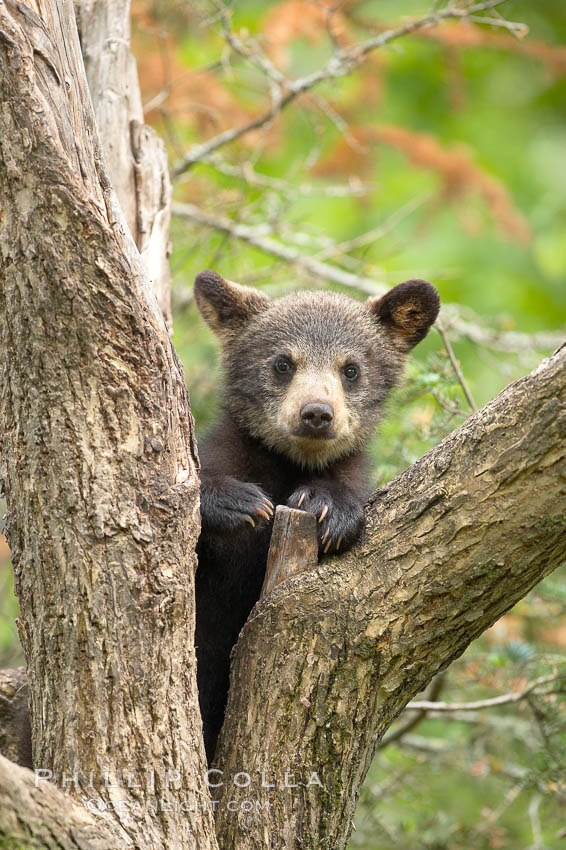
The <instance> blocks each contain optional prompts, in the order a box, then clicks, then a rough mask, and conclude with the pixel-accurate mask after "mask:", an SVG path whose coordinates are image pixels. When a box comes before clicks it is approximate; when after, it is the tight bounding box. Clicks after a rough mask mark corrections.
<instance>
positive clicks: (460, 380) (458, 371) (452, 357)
mask: <svg viewBox="0 0 566 850" xmlns="http://www.w3.org/2000/svg"><path fill="white" fill-rule="evenodd" d="M435 327H436V330H437V331H438V333H439V334H440V336H441V337H442V342H443V343H444V347H445V349H446V352H447V354H448V357H449V359H450V363H451V364H452V368H453V369H454V374H455V375H456V377H457V379H458V383H459V384H460V386H461V387H462V392H463V393H464V395H465V396H466V401H467V402H468V404H469V405H470V409H471V410H472V411H474V410H477V409H478V406H477V404H476V403H475V401H474V397H473V395H472V393H471V391H470V388H469V387H468V385H467V383H466V379H465V378H464V373H463V372H462V369H461V368H460V364H459V363H458V361H457V360H456V355H455V354H454V350H453V348H452V346H451V345H450V340H449V339H448V336H447V335H446V331H445V330H444V328H443V327H442V322H440V321H439V320H438V319H437V320H436V324H435Z"/></svg>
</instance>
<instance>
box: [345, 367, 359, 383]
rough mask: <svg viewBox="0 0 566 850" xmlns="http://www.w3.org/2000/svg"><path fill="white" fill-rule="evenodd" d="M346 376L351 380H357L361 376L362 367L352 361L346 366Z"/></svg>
mask: <svg viewBox="0 0 566 850" xmlns="http://www.w3.org/2000/svg"><path fill="white" fill-rule="evenodd" d="M344 376H345V377H346V378H347V379H348V380H349V381H356V380H357V379H358V378H359V377H360V367H359V366H356V364H355V363H350V364H349V365H348V366H345V367H344Z"/></svg>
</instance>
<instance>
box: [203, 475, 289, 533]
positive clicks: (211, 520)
mask: <svg viewBox="0 0 566 850" xmlns="http://www.w3.org/2000/svg"><path fill="white" fill-rule="evenodd" d="M273 511H274V507H273V503H272V502H271V499H270V498H269V497H268V496H267V494H266V493H264V492H263V490H262V489H261V488H260V487H258V486H257V484H249V483H247V482H245V481H238V479H237V478H232V477H231V476H229V475H206V474H201V487H200V512H201V523H202V530H203V531H204V532H207V533H211V534H221V535H230V534H237V533H238V532H242V531H245V530H246V529H247V530H248V531H251V530H252V529H255V528H259V527H261V526H264V525H265V524H266V523H269V522H271V519H272V518H273Z"/></svg>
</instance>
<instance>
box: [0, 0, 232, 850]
mask: <svg viewBox="0 0 566 850" xmlns="http://www.w3.org/2000/svg"><path fill="white" fill-rule="evenodd" d="M32 5H34V4H32ZM0 41H1V42H2V51H1V53H0V74H1V76H0V102H1V104H2V109H1V112H0V192H1V197H2V202H3V203H2V214H3V226H2V230H1V231H0V271H1V274H0V280H1V283H2V286H1V289H0V352H1V356H2V362H1V364H0V367H1V372H0V376H1V377H0V381H1V384H0V394H1V399H2V409H1V417H2V418H1V422H0V433H1V434H2V470H1V478H2V480H3V482H4V484H5V488H6V498H7V505H8V517H7V529H6V530H7V537H8V541H9V543H10V547H11V550H12V557H13V564H14V572H15V579H16V591H17V593H18V596H19V600H20V608H21V618H20V637H21V640H22V644H23V646H24V650H25V653H26V658H27V668H28V677H29V683H30V691H31V708H32V712H31V713H32V721H33V744H34V762H35V765H36V767H38V768H42V769H47V770H50V771H52V773H53V776H54V778H55V779H56V780H57V781H58V782H61V781H62V780H63V776H64V775H66V777H69V775H74V774H76V775H77V780H76V783H75V782H73V783H72V784H71V787H70V788H69V790H70V792H71V793H72V794H73V795H74V796H75V797H77V798H78V799H80V800H85V799H86V798H91V797H94V798H96V799H100V800H101V801H102V802H103V803H106V804H110V803H111V801H112V800H114V801H116V800H121V801H124V805H123V806H116V807H115V809H114V810H113V812H112V813H111V815H110V817H111V818H112V819H113V821H114V822H115V823H118V824H119V826H120V827H121V829H122V834H123V838H124V841H125V842H126V841H128V840H130V841H132V842H133V843H134V844H135V845H136V846H140V847H144V848H149V847H162V846H165V845H168V846H174V847H179V848H196V847H198V848H199V850H202V848H208V847H215V845H216V842H215V839H214V829H213V824H212V815H211V813H210V811H209V810H208V809H207V808H206V806H199V807H197V808H196V809H195V811H194V812H192V813H191V816H190V818H187V816H186V813H184V812H182V811H179V810H175V809H174V808H168V809H167V808H162V809H161V810H160V811H159V812H158V813H157V815H155V816H153V814H152V812H151V811H150V809H148V808H147V805H148V804H149V803H150V802H151V799H152V798H154V797H157V798H162V797H163V798H167V797H168V796H169V795H170V792H168V789H167V787H166V772H167V771H178V772H179V774H180V776H181V780H180V782H179V787H178V790H177V791H176V794H177V797H178V798H179V799H183V800H189V801H191V802H192V803H194V801H195V799H196V800H197V801H202V800H204V801H205V800H206V798H207V789H206V786H205V784H204V770H205V759H204V750H203V746H202V735H201V722H200V716H199V712H198V701H197V692H196V680H195V656H194V647H193V629H194V604H193V578H194V569H195V566H196V564H195V556H194V547H195V542H196V539H197V536H198V529H199V522H198V475H197V460H196V449H195V445H194V441H193V437H192V421H191V418H190V412H189V404H188V397H187V391H186V387H185V382H184V377H183V372H182V368H181V366H180V364H179V361H178V359H177V357H176V355H175V353H174V351H173V349H172V347H171V344H170V341H169V335H168V333H167V329H166V327H165V325H164V322H163V320H162V318H161V314H160V312H159V310H158V308H157V304H156V302H155V299H154V296H153V293H152V291H151V287H150V283H149V280H148V278H147V276H146V273H145V270H144V268H143V266H142V264H141V263H140V259H139V254H138V252H137V249H136V248H135V245H133V243H132V241H131V238H130V236H129V234H128V232H127V230H126V228H125V227H124V226H123V225H122V221H121V212H120V209H119V207H118V205H117V203H116V201H115V200H114V198H113V195H112V192H111V189H110V184H109V181H108V177H107V176H106V173H105V171H104V167H103V164H102V159H101V154H100V151H99V148H98V143H97V135H96V128H95V124H94V116H93V114H92V109H91V106H90V99H89V95H88V90H87V85H86V79H85V74H84V69H83V65H82V58H81V54H80V46H79V41H78V37H77V30H76V25H75V20H74V14H73V5H72V3H71V2H70V0H65V2H56V0H41V3H39V2H38V3H37V5H36V6H35V10H34V9H33V8H30V6H27V5H24V4H23V3H17V2H15V0H9V2H7V3H1V4H0ZM152 769H153V770H154V771H155V777H154V784H155V788H154V787H153V781H152V780H151V779H148V772H149V771H151V770H152ZM91 772H92V775H93V777H94V783H90V782H89V778H90V774H91ZM125 772H128V773H129V774H131V777H132V779H131V781H128V780H127V779H126V778H125V776H124V774H125ZM106 777H107V778H108V781H106V779H105V778H106ZM112 785H113V786H115V787H111V786H112ZM134 786H136V787H134Z"/></svg>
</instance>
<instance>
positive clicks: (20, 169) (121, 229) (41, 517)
mask: <svg viewBox="0 0 566 850" xmlns="http://www.w3.org/2000/svg"><path fill="white" fill-rule="evenodd" d="M495 5H496V3H494V2H492V3H483V4H477V5H476V6H474V7H472V8H471V9H470V10H468V11H469V12H472V11H473V12H474V13H477V12H479V11H481V10H484V9H486V8H489V7H491V6H495ZM77 11H78V20H79V25H80V28H81V34H82V51H83V54H84V56H85V65H86V69H87V74H88V76H89V78H90V79H91V93H92V97H93V103H94V110H93V109H92V107H91V104H90V100H89V94H88V88H87V76H86V75H85V70H84V66H83V60H82V57H81V47H80V45H79V40H78V36H77V30H76V26H75V18H74V11H73V5H72V3H71V2H70V0H65V2H63V3H59V4H57V3H55V2H54V0H49V2H42V3H41V4H39V3H36V2H32V3H30V4H23V3H21V2H17V0H8V2H6V3H3V4H1V5H0V40H1V42H2V45H3V49H2V55H1V57H0V58H1V62H2V65H1V69H2V70H1V78H0V101H1V103H2V111H1V113H0V114H1V116H2V118H1V122H2V123H1V133H0V150H1V158H0V180H1V197H2V201H3V216H4V220H3V228H2V232H1V234H0V258H1V259H0V262H1V268H2V288H1V290H0V298H1V308H2V309H1V310H0V316H1V318H0V334H1V351H2V370H1V396H2V420H1V428H2V435H3V437H2V438H3V446H2V468H1V478H2V481H3V483H4V487H5V490H6V496H7V503H8V525H7V534H8V538H9V542H10V546H11V549H12V554H13V562H14V570H15V575H16V581H17V588H18V595H19V597H20V604H21V621H20V635H21V639H22V643H23V645H24V648H25V651H26V657H27V662H28V677H29V687H30V696H31V716H32V725H33V741H34V761H35V766H36V767H38V768H40V769H44V770H46V771H50V772H51V774H52V777H53V779H54V780H55V785H49V784H48V783H41V785H40V787H39V788H37V789H36V788H35V787H34V777H33V774H32V773H30V772H29V771H26V770H25V769H24V768H16V767H15V766H14V765H13V764H12V763H10V762H8V761H7V760H6V759H3V758H2V759H0V800H1V801H2V806H1V807H0V812H2V814H1V815H0V835H1V836H2V837H3V838H4V839H5V841H6V842H9V841H12V843H13V844H15V845H16V846H17V844H16V842H18V841H19V842H20V843H23V844H24V846H25V842H27V843H29V844H32V843H33V840H35V841H37V842H39V843H45V844H48V843H49V844H50V846H56V847H58V846H60V847H66V846H73V844H80V845H81V846H84V847H90V846H97V847H121V846H128V845H134V846H143V847H155V848H159V847H165V846H167V847H179V848H184V847H187V848H189V847H198V848H199V850H200V848H208V847H210V848H214V847H216V846H220V847H226V848H227V847H230V848H236V847H241V848H244V847H245V848H250V847H258V848H259V847H265V846H272V847H294V846H302V847H328V848H331V847H332V848H335V847H342V846H344V844H345V841H346V840H347V836H348V833H349V830H350V822H351V816H352V813H353V808H354V805H355V801H356V798H357V793H358V790H359V787H360V784H361V781H362V780H363V776H364V775H365V771H366V770H367V767H368V764H369V760H370V758H371V754H372V752H373V749H374V746H375V743H376V741H378V740H379V739H380V738H381V736H382V735H383V733H384V732H385V730H386V729H387V728H388V727H389V725H390V724H391V722H392V721H393V719H394V718H395V717H396V716H397V715H398V713H399V712H400V711H401V709H402V708H403V706H404V705H405V704H406V703H407V702H408V700H410V699H411V698H412V697H413V696H414V695H415V694H416V693H417V692H418V691H419V690H420V689H422V687H423V686H424V685H425V684H426V683H427V682H428V681H429V680H430V679H431V678H432V677H433V676H434V675H435V673H437V672H438V670H440V669H442V668H444V667H445V666H446V665H447V664H449V663H450V661H451V660H452V659H453V658H454V657H456V656H457V655H458V654H459V653H461V652H462V651H463V649H464V648H465V647H466V646H467V644H468V643H469V642H470V641H471V640H473V639H474V638H475V637H476V636H477V635H478V634H480V633H481V632H482V631H483V630H484V629H485V628H486V627H487V626H488V625H490V624H491V623H492V622H494V620H495V619H497V618H498V617H499V616H500V615H501V614H502V613H503V612H504V611H506V610H507V609H508V608H509V607H510V606H511V605H512V604H513V603H514V602H515V601H516V600H517V599H519V598H521V596H523V595H524V594H525V593H526V592H527V591H528V589H529V588H530V587H532V586H533V585H534V584H535V583H536V582H537V581H539V580H540V579H541V578H542V577H543V576H544V575H546V574H547V573H549V572H550V571H551V570H552V569H554V568H555V567H557V566H558V565H559V564H560V563H561V562H562V560H563V559H564V557H565V555H566V535H565V534H564V531H565V525H566V520H565V516H566V510H565V508H566V485H565V483H564V476H563V473H562V472H561V470H562V469H563V463H564V454H565V447H564V439H563V438H564V433H565V430H566V411H565V404H566V399H565V395H566V386H565V384H566V380H565V376H566V371H565V369H564V365H565V358H566V350H565V349H564V348H562V349H559V350H558V351H557V352H556V353H555V354H554V356H553V357H551V358H550V359H548V360H547V361H545V362H544V363H543V364H541V366H540V367H539V368H538V369H537V370H535V372H533V373H532V374H531V375H529V376H528V377H526V378H524V379H523V380H521V381H518V382H516V383H514V384H512V385H511V386H509V387H508V388H507V389H506V390H505V391H504V392H503V393H501V394H500V395H499V396H498V397H497V398H496V399H494V400H493V402H491V403H490V404H488V405H487V406H486V407H485V408H483V409H482V410H481V411H478V412H477V413H475V414H474V415H473V416H472V417H470V419H469V420H468V421H467V422H466V423H465V424H464V425H463V426H462V427H461V428H459V429H458V430H457V431H455V432H454V433H453V434H452V435H451V436H450V437H448V438H447V439H446V440H444V441H443V442H442V443H441V444H440V445H439V446H437V447H436V448H435V449H434V450H433V451H432V452H430V453H429V454H428V455H426V456H425V457H424V458H422V459H421V460H420V461H419V462H418V463H417V464H415V465H414V466H412V467H411V468H410V469H409V470H407V472H406V473H404V474H403V475H402V476H400V477H399V478H398V479H396V480H395V481H393V482H391V483H390V484H389V485H387V486H386V487H385V488H382V489H381V490H379V491H378V492H377V493H376V494H374V496H373V497H372V500H371V501H370V504H369V506H368V513H367V535H366V539H365V541H364V542H363V543H362V544H361V545H360V546H359V547H357V548H356V549H355V550H354V551H353V552H351V553H349V554H348V555H347V556H345V557H342V558H334V559H331V560H329V561H326V562H324V563H323V564H320V565H317V566H316V567H314V566H313V567H311V568H310V569H308V570H306V571H302V572H300V573H299V574H297V575H295V576H292V577H289V578H288V579H287V580H286V581H284V582H283V583H281V584H280V585H278V586H277V587H276V588H275V589H274V590H273V591H272V592H271V593H269V594H267V595H266V597H265V598H264V599H263V600H262V601H261V602H260V603H259V604H258V606H257V607H256V609H255V610H254V612H253V614H252V616H251V618H250V620H249V622H248V625H247V627H246V629H245V630H244V632H243V633H242V636H241V639H240V641H239V644H238V647H237V651H236V655H235V658H234V665H233V680H232V683H233V684H232V688H231V694H230V699H229V705H228V711H227V719H226V723H225V726H224V729H223V733H222V737H221V742H220V749H219V753H218V757H217V762H216V767H217V768H218V769H219V770H222V771H223V774H222V776H223V778H224V779H225V780H226V781H225V782H224V784H223V785H222V786H221V787H220V788H218V789H216V790H213V794H214V793H218V794H219V795H220V796H219V803H218V806H217V813H216V824H215V825H214V824H213V817H212V806H211V805H210V803H209V800H210V797H209V788H208V786H207V782H206V766H205V760H204V751H203V747H202V741H201V736H200V718H199V714H198V705H197V698H196V684H195V676H194V648H193V615H194V604H193V574H194V569H195V558H194V546H195V542H196V539H197V536H198V461H197V453H196V447H195V443H194V437H193V425H192V420H191V416H190V411H189V404H188V396H187V392H186V389H185V382H184V378H183V375H182V370H181V368H180V364H179V361H178V359H177V357H176V355H175V352H174V350H173V348H172V346H171V343H170V339H169V334H168V329H167V324H166V318H167V317H168V308H167V299H166V297H164V295H163V293H164V292H166V289H167V275H166V272H165V271H164V269H165V263H164V256H165V254H166V252H167V239H166V238H163V234H164V233H166V230H167V216H168V213H167V204H168V198H169V190H168V183H167V179H166V174H165V171H164V168H163V157H162V154H161V153H160V148H159V144H158V142H157V141H156V140H155V138H154V136H153V134H152V133H151V132H150V131H149V130H147V129H145V128H144V127H143V125H142V123H141V115H140V112H139V109H137V111H136V103H137V101H138V99H137V97H136V89H135V83H134V78H133V77H132V75H131V71H132V64H131V62H132V60H131V58H130V57H129V53H128V52H127V51H124V44H127V39H128V23H127V15H128V12H129V9H128V4H127V3H126V2H124V3H123V4H116V5H112V6H111V5H110V4H106V3H104V2H102V0H100V2H97V3H92V4H90V3H83V4H80V6H79V7H78V10H77ZM451 14H452V15H456V14H457V15H458V16H460V15H461V13H460V12H456V11H455V10H451ZM414 26H415V25H408V26H406V27H403V28H402V29H403V32H405V31H409V30H410V29H412V28H414ZM401 34H402V33H401V31H399V35H401ZM380 43H381V41H379V42H378V43H377V44H376V45H375V46H379V44H380ZM114 46H116V49H114ZM108 47H111V48H112V49H110V50H108V52H107V53H106V55H105V56H104V61H103V62H102V61H99V60H100V57H101V56H102V55H103V51H104V50H105V49H106V48H108ZM359 58H361V54H360V56H354V57H348V56H347V55H346V57H345V58H344V60H343V61H344V67H345V68H347V67H348V62H354V61H357V59H359ZM100 69H102V70H100ZM117 69H118V70H117ZM125 69H129V74H128V75H126V73H125ZM331 70H332V69H331ZM103 73H104V74H106V79H108V80H110V81H111V84H109V85H108V87H107V86H100V87H99V88H98V87H97V86H96V81H97V80H100V79H101V74H103ZM333 73H334V72H333ZM281 85H282V86H283V85H284V84H283V83H282V82H281ZM109 88H111V89H112V92H115V91H118V92H120V93H121V96H120V97H119V98H117V100H116V101H112V98H111V99H110V101H111V102H114V103H116V102H117V103H118V106H119V108H118V109H117V110H116V111H115V114H114V116H113V117H112V119H111V120H109V119H108V115H109V110H110V104H109V101H108V100H107V98H108V90H109ZM95 114H96V119H97V120H96V121H95ZM132 116H133V119H132ZM266 120H268V119H266ZM96 123H98V127H99V129H100V131H101V133H102V140H103V148H104V155H103V154H102V152H101V149H100V146H99V143H98V141H97V130H96ZM118 128H119V132H118ZM128 128H129V129H130V130H131V131H132V132H131V136H130V138H131V139H132V140H133V148H129V146H128V144H127V143H126V142H124V143H121V144H118V145H117V144H115V143H116V141H119V142H123V140H124V139H125V138H126V139H127V137H128V133H127V131H128ZM132 160H133V161H132ZM124 163H126V165H127V167H126V166H125V165H124ZM180 167H181V166H180V165H178V166H177V170H178V169H179V168H180ZM107 169H108V170H107ZM109 175H110V177H109ZM124 175H129V176H128V179H125V180H123V179H122V180H120V182H119V178H122V177H124ZM113 185H114V186H115V187H116V189H117V190H118V191H119V199H120V204H118V203H117V201H116V197H115V195H114V192H113V189H112V186H113ZM140 187H147V191H141V190H140ZM156 187H157V188H156ZM130 234H132V235H133V236H134V238H135V240H136V243H137V246H136V244H135V243H134V241H133V239H132V237H131V235H130ZM154 235H155V238H153V236H154ZM140 249H141V251H142V253H141V254H140ZM156 268H158V269H159V272H157V273H156V272H155V269H156ZM156 280H159V281H161V286H160V288H159V292H160V293H161V298H160V303H161V310H160V309H159V308H158V306H157V299H156V297H155V292H154V288H152V284H155V281H156ZM164 315H165V317H166V318H165V319H164ZM480 505H481V513H480V512H479V511H478V507H479V506H480ZM242 753H245V763H242ZM91 773H92V776H93V777H94V781H90V776H91ZM238 773H240V774H241V775H240V777H239V778H238V779H236V777H237V775H238ZM248 775H249V777H253V780H250V781H253V782H254V786H253V791H254V795H253V796H254V799H255V800H256V802H257V808H256V809H255V810H254V812H253V813H250V812H249V811H248V809H247V806H246V805H245V803H246V800H247V799H248V798H249V796H250V794H249V789H247V787H246V785H247V781H248V780H247V776H248ZM105 777H106V778H107V780H108V781H105ZM219 777H220V774H214V775H213V776H212V782H213V783H214V782H215V779H216V778H219ZM270 784H274V785H275V789H273V788H270V787H268V786H269V785H270ZM57 785H58V786H59V787H56V786H57ZM285 785H287V786H295V785H296V786H298V787H292V790H291V793H289V790H290V789H288V788H287V789H285ZM62 786H64V787H65V788H66V789H67V790H69V792H70V796H71V797H72V798H73V800H70V799H69V797H68V796H67V795H65V794H64V793H63V791H62ZM281 786H283V788H281ZM155 800H165V801H166V802H167V803H168V805H163V806H155V805H154V801H155ZM179 801H181V802H182V803H183V805H181V806H179V805H175V803H176V802H177V803H178V802H179ZM230 802H233V805H230V806H229V805H228V803H230ZM267 804H269V805H267ZM97 807H98V808H100V809H102V810H103V816H102V817H99V818H96V817H94V816H93V815H92V814H90V813H89V808H90V809H91V810H92V809H93V808H94V809H96V808H97ZM234 808H235V809H236V812H235V813H234ZM252 814H253V816H252Z"/></svg>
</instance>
